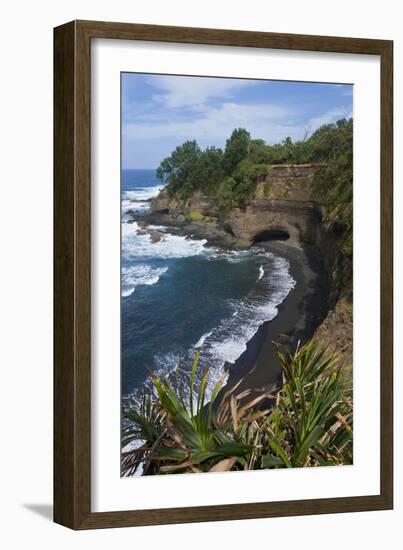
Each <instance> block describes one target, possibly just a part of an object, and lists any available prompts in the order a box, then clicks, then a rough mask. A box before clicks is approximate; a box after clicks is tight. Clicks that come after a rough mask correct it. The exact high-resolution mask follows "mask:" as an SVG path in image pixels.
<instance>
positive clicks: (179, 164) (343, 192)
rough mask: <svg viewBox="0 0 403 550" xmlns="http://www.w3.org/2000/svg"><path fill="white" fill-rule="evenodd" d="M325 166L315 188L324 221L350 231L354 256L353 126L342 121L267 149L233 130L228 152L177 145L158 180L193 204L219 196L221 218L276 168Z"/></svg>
mask: <svg viewBox="0 0 403 550" xmlns="http://www.w3.org/2000/svg"><path fill="white" fill-rule="evenodd" d="M306 163H320V164H325V165H326V166H323V167H321V168H320V170H319V171H318V173H317V174H316V176H315V179H314V182H313V191H314V194H315V195H316V197H317V198H318V200H319V201H320V203H321V204H322V205H323V206H324V215H325V221H326V222H327V223H328V224H329V225H333V226H335V227H336V229H337V227H338V226H340V228H341V229H343V230H346V229H347V231H346V235H347V237H346V241H345V243H344V249H345V250H344V251H345V252H346V253H347V254H350V253H351V231H350V230H351V227H352V192H353V191H352V178H353V121H352V119H349V120H347V119H342V120H339V121H338V122H336V123H335V124H325V125H323V126H321V127H320V128H319V129H318V130H316V131H315V132H314V133H313V134H312V135H311V136H310V137H308V136H305V138H304V139H302V140H299V141H295V142H293V141H292V139H291V138H290V137H287V138H286V139H284V140H283V141H282V142H281V143H279V144H275V145H268V144H266V143H265V142H264V141H263V140H262V139H252V138H251V136H250V133H249V132H247V131H246V130H245V129H244V128H237V129H235V130H234V131H233V132H232V134H231V136H230V137H229V139H227V141H226V145H225V149H224V150H221V149H219V148H216V147H207V148H206V149H205V150H202V149H201V148H200V147H199V146H198V145H197V143H196V141H187V142H185V143H183V144H182V145H179V146H178V147H177V148H176V149H175V150H174V151H173V152H172V154H171V155H170V156H169V157H167V158H165V159H164V160H163V161H162V162H161V164H160V166H159V168H158V170H157V175H158V177H159V178H160V179H161V180H162V181H166V182H167V184H168V185H167V190H168V192H169V194H170V196H176V197H179V198H181V199H187V198H189V197H190V196H191V195H192V194H193V193H194V192H196V191H200V192H202V193H204V194H207V195H212V196H216V197H217V200H218V204H219V206H220V209H221V211H222V212H224V213H225V212H229V211H230V210H232V209H233V208H235V207H241V208H242V207H244V206H245V205H246V204H247V202H248V200H249V199H250V197H251V196H252V195H253V193H254V191H255V189H256V185H257V183H258V182H259V181H261V180H262V179H264V178H265V177H266V175H267V173H268V171H269V166H270V165H273V164H306Z"/></svg>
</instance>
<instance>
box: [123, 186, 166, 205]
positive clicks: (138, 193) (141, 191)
mask: <svg viewBox="0 0 403 550" xmlns="http://www.w3.org/2000/svg"><path fill="white" fill-rule="evenodd" d="M161 189H163V185H155V186H153V187H138V188H137V189H134V190H132V191H123V198H124V199H128V200H136V201H146V200H148V199H152V198H153V197H156V196H157V195H158V193H159V192H160V191H161Z"/></svg>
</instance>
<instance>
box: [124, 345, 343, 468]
mask: <svg viewBox="0 0 403 550" xmlns="http://www.w3.org/2000/svg"><path fill="white" fill-rule="evenodd" d="M277 353H278V357H279V360H280V363H281V365H282V369H283V381H284V384H283V387H282V388H281V389H280V390H278V391H277V392H273V394H269V393H265V392H260V393H259V394H254V395H252V393H251V391H250V390H245V391H242V392H239V393H237V390H238V388H239V386H240V384H241V382H242V380H241V381H239V382H238V383H237V384H235V386H233V387H232V388H230V389H229V390H227V391H224V390H222V386H223V381H221V382H219V383H218V384H217V385H216V386H215V388H214V390H213V391H212V394H211V396H210V399H209V402H208V403H207V402H206V401H207V399H206V387H207V380H208V369H206V370H205V371H204V373H203V375H202V376H201V379H200V383H199V384H198V385H197V387H196V384H195V379H196V371H197V365H198V357H199V355H198V354H196V356H195V360H194V363H193V367H192V371H191V374H190V383H189V387H190V391H189V398H188V399H187V400H185V399H184V397H183V395H182V393H181V391H180V389H179V388H178V387H177V386H176V385H175V384H172V383H170V382H169V381H168V380H166V379H161V378H158V377H156V376H155V375H153V376H152V380H153V384H154V390H155V392H154V394H150V393H145V394H144V397H143V402H142V404H141V406H140V408H139V409H138V410H135V409H129V410H126V411H124V415H125V417H126V419H127V421H128V426H127V427H126V428H125V429H124V431H123V438H122V445H123V447H124V446H125V445H127V444H128V443H130V442H133V440H140V442H141V445H140V447H139V448H137V449H135V450H133V451H128V452H124V453H123V456H122V474H123V475H125V476H129V475H133V474H134V473H135V472H136V470H137V468H138V467H139V466H140V465H141V466H142V468H143V475H151V474H167V473H185V472H208V471H210V472H211V471H216V472H217V471H226V470H258V469H266V468H291V467H308V466H327V465H338V464H351V463H352V433H353V432H352V418H353V417H352V402H351V398H352V390H351V387H350V386H349V385H348V384H349V383H348V382H347V381H346V379H345V378H344V377H343V376H342V368H341V367H340V366H339V365H338V361H337V359H338V358H337V356H335V355H329V354H327V353H326V351H324V350H323V349H322V348H320V346H318V345H317V344H316V343H315V342H313V341H311V342H310V343H308V344H306V345H304V346H302V347H297V349H296V350H295V352H293V353H290V354H287V355H284V354H282V353H280V352H279V351H278V352H277Z"/></svg>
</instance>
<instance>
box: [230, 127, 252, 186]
mask: <svg viewBox="0 0 403 550" xmlns="http://www.w3.org/2000/svg"><path fill="white" fill-rule="evenodd" d="M250 143H251V138H250V133H249V132H247V131H246V130H245V128H237V129H235V130H234V131H233V132H232V134H231V137H230V138H229V139H227V142H226V145H225V152H224V172H225V174H226V175H227V176H231V175H232V174H233V172H234V170H235V168H236V167H237V165H238V164H239V163H240V162H241V160H244V159H245V158H246V157H247V156H248V155H249V149H250Z"/></svg>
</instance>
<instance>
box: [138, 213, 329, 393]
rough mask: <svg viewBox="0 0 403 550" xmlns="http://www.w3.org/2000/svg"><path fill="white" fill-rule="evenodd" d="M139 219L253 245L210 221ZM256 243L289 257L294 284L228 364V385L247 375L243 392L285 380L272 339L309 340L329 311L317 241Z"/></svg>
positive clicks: (210, 240) (227, 243) (286, 342)
mask: <svg viewBox="0 0 403 550" xmlns="http://www.w3.org/2000/svg"><path fill="white" fill-rule="evenodd" d="M136 218H137V220H141V221H143V222H145V223H146V224H147V225H149V224H150V225H153V224H155V223H156V222H157V224H160V225H164V226H165V227H167V228H168V230H169V232H170V233H172V234H176V235H182V236H187V237H189V238H198V239H206V240H207V246H214V247H217V248H221V249H226V250H239V249H247V248H249V247H250V246H246V245H245V243H243V242H240V241H239V240H238V239H236V238H233V237H231V236H229V235H228V234H226V233H225V232H224V231H222V230H220V229H218V228H217V227H212V225H210V224H208V225H206V224H205V223H183V222H182V223H179V224H172V223H166V222H167V219H166V218H165V216H161V215H156V214H155V213H147V214H146V215H145V216H144V214H143V215H140V216H138V217H137V216H136ZM161 218H162V219H161ZM164 218H165V219H164ZM258 246H260V247H262V248H265V249H266V250H268V251H269V252H272V253H274V254H275V255H277V256H280V257H282V258H285V259H286V260H287V261H288V262H289V273H290V275H291V276H292V278H293V279H294V281H295V283H296V284H295V287H294V288H293V289H292V290H291V291H290V292H289V294H288V295H287V296H286V298H285V299H284V300H283V302H282V303H281V304H279V305H278V306H277V310H278V313H277V315H276V317H274V318H273V319H271V320H270V321H266V322H265V323H263V324H262V325H261V326H260V327H259V329H258V330H257V332H256V334H255V335H254V336H253V337H252V338H251V339H250V340H249V342H247V344H246V350H245V351H244V352H243V353H242V354H241V355H240V356H239V358H238V359H237V360H236V361H235V362H234V363H227V364H226V366H225V368H226V370H227V371H228V379H227V382H226V384H225V386H224V388H225V387H226V388H228V387H231V386H232V385H234V384H235V383H237V382H238V381H239V380H240V379H243V381H242V383H241V384H240V386H239V388H238V389H239V391H242V390H244V389H247V388H248V389H251V390H252V393H253V392H254V391H261V390H266V391H267V390H270V389H274V387H278V386H279V385H281V365H280V363H279V360H278V358H277V355H276V352H275V349H274V346H273V342H276V343H277V344H279V345H280V347H283V348H284V349H295V347H296V345H297V343H298V341H299V340H300V341H301V342H305V341H307V340H309V339H310V338H311V337H312V336H313V334H314V332H315V330H316V328H317V327H318V326H319V325H320V323H321V322H322V321H323V320H324V318H325V317H326V315H327V313H328V309H329V307H328V301H329V291H330V283H329V276H328V274H327V271H326V270H325V268H324V266H323V263H322V261H321V259H320V257H319V251H318V250H317V248H316V247H314V246H313V245H304V246H303V245H300V244H297V243H295V242H294V241H291V240H287V241H274V240H273V241H264V242H259V244H258Z"/></svg>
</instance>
